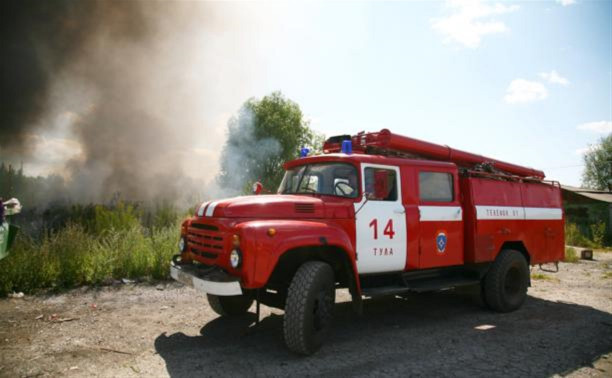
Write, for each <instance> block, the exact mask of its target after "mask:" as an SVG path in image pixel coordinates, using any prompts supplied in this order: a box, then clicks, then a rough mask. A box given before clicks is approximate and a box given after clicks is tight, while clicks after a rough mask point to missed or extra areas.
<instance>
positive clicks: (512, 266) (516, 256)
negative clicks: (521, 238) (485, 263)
mask: <svg viewBox="0 0 612 378" xmlns="http://www.w3.org/2000/svg"><path fill="white" fill-rule="evenodd" d="M528 283H529V266H528V265H527V260H525V257H524V256H523V255H522V254H521V253H520V252H518V251H515V250H511V249H506V250H503V251H501V253H500V254H499V255H498V256H497V258H496V259H495V262H494V263H493V265H492V266H491V268H490V269H489V272H488V273H487V275H486V276H485V279H484V296H483V299H484V302H485V304H486V305H487V306H488V307H489V308H491V309H492V310H495V311H498V312H510V311H514V310H516V309H518V308H519V307H521V306H522V305H523V302H525V298H526V297H527V285H528Z"/></svg>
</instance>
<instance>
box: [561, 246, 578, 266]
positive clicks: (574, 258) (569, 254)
mask: <svg viewBox="0 0 612 378" xmlns="http://www.w3.org/2000/svg"><path fill="white" fill-rule="evenodd" d="M578 260H580V258H579V257H578V255H577V254H576V250H575V249H574V248H572V247H567V248H565V258H564V259H563V261H565V262H568V263H575V262H578Z"/></svg>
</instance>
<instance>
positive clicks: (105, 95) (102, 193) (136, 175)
mask: <svg viewBox="0 0 612 378" xmlns="http://www.w3.org/2000/svg"><path fill="white" fill-rule="evenodd" d="M1 7H2V9H1V12H0V14H1V16H0V17H1V20H0V21H1V22H0V28H1V29H0V30H1V38H2V40H1V43H0V55H1V56H2V59H0V72H1V75H2V76H1V77H0V114H1V119H0V123H1V125H2V127H1V128H0V160H4V159H8V160H9V161H10V160H11V159H12V160H13V162H15V161H16V159H22V160H23V159H26V161H27V159H28V158H31V157H32V155H33V152H34V151H33V145H34V144H35V143H33V141H36V140H40V138H41V136H40V135H43V134H44V133H51V134H53V133H60V134H61V135H62V137H66V138H67V139H69V140H74V141H75V144H76V145H78V147H79V152H78V153H77V154H75V155H73V156H71V157H70V159H69V160H68V161H67V162H65V164H64V166H63V169H62V172H60V173H61V174H62V175H63V176H64V177H65V178H66V183H67V189H66V194H67V196H68V197H69V198H70V199H71V200H72V201H77V202H92V201H106V200H109V199H110V198H111V197H112V196H117V195H119V196H120V197H121V198H122V199H126V200H145V201H146V200H152V199H158V198H175V197H176V196H178V195H181V196H183V197H184V196H185V194H186V193H190V194H192V197H193V198H188V199H187V201H194V199H197V198H200V197H201V196H202V190H203V182H204V181H205V180H206V179H210V178H211V177H214V175H215V173H216V172H215V169H216V164H217V162H216V161H214V162H213V161H211V160H212V159H211V157H213V156H214V151H215V150H216V151H218V150H219V146H220V145H221V142H222V138H223V132H222V131H221V132H219V130H217V129H216V128H215V127H216V126H215V125H213V122H217V124H218V123H219V122H218V120H217V119H215V117H217V116H218V114H219V109H227V107H228V103H229V104H232V106H234V104H235V100H228V99H227V98H225V97H227V96H225V95H226V94H227V93H230V92H231V93H232V94H233V96H234V97H236V96H240V97H241V98H242V99H243V100H244V99H245V98H247V97H248V96H244V94H243V92H244V91H242V89H241V88H243V87H244V83H246V80H245V79H244V78H243V77H241V75H240V74H239V73H238V74H237V73H236V72H234V71H235V70H236V69H235V68H232V67H236V65H233V66H232V65H229V64H227V62H228V59H227V58H226V56H227V51H229V52H230V53H231V54H233V56H234V57H235V58H237V59H241V56H240V54H239V53H236V51H234V50H236V49H237V47H236V46H229V45H228V44H226V43H224V42H225V40H224V38H227V37H226V35H227V31H228V30H230V31H231V30H233V28H235V27H236V26H237V25H239V24H240V22H241V20H240V19H237V18H236V17H230V16H228V13H232V12H233V10H232V9H229V10H228V9H226V8H227V6H225V5H223V6H219V5H216V6H213V5H212V3H198V2H196V3H189V2H188V3H176V2H149V1H104V0H83V1H76V0H56V1H51V2H43V1H33V0H20V1H3V2H2V5H1ZM230 37H231V38H230V39H232V38H233V39H234V40H236V38H235V36H232V35H231V34H230ZM228 49H229V50H228ZM228 67H229V68H228ZM233 70H234V71H233ZM243 76H244V75H243ZM242 96H244V97H242ZM230 97H231V96H230ZM234 97H232V98H234ZM220 98H221V99H220ZM235 108H236V107H234V109H235ZM61 117H64V118H66V119H69V120H70V121H69V122H67V124H66V125H63V126H61V127H60V126H57V124H56V123H57V122H54V120H56V119H58V118H61ZM226 120H227V118H226ZM224 123H225V122H223V123H222V124H224ZM219 135H221V136H219ZM220 138H221V139H220ZM198 141H200V144H198V143H199V142H198ZM211 151H212V152H211ZM37 153H38V155H39V156H40V154H41V153H43V154H44V151H42V152H41V151H38V152H37ZM49 158H50V157H49ZM39 159H43V160H44V159H45V157H44V155H43V158H39ZM215 160H216V158H215ZM185 170H189V171H190V173H191V174H192V175H191V176H190V175H187V174H186V172H185ZM189 177H199V178H198V179H192V178H189ZM200 178H201V179H200ZM190 204H191V203H190Z"/></svg>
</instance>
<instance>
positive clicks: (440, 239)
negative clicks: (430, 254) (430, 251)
mask: <svg viewBox="0 0 612 378" xmlns="http://www.w3.org/2000/svg"><path fill="white" fill-rule="evenodd" d="M436 249H437V250H438V253H444V250H445V249H446V232H444V231H438V235H436Z"/></svg>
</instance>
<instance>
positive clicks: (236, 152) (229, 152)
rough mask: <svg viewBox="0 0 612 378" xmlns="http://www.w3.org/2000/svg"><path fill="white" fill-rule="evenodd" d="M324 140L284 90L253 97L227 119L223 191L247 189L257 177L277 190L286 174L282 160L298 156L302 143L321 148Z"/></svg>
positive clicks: (234, 191) (270, 188)
mask: <svg viewBox="0 0 612 378" xmlns="http://www.w3.org/2000/svg"><path fill="white" fill-rule="evenodd" d="M322 141H323V136H322V135H320V134H318V133H316V132H314V131H313V130H311V129H310V127H309V124H308V122H307V121H305V120H304V118H303V115H302V111H301V110H300V107H299V106H298V104H296V103H295V102H293V101H291V100H289V99H287V98H285V97H284V96H283V95H282V93H280V92H273V93H272V94H270V95H268V96H265V97H264V98H262V99H261V100H258V99H255V98H251V99H249V100H247V101H246V102H245V103H244V104H243V105H242V107H241V109H240V111H239V112H238V114H237V115H236V116H235V117H232V118H231V119H230V120H229V122H228V138H227V142H226V143H225V146H224V147H223V151H222V153H221V164H220V165H221V169H220V173H219V176H218V177H217V182H218V184H219V185H220V187H221V190H222V191H223V194H238V193H244V192H248V191H249V190H250V187H251V185H252V184H253V183H254V182H255V181H260V182H261V183H262V184H263V185H264V188H266V189H267V190H270V191H275V190H276V188H277V187H278V186H279V184H280V181H281V180H282V177H283V168H282V164H283V163H284V162H285V161H287V160H291V159H295V158H297V157H298V156H299V151H300V149H301V148H302V147H306V148H310V149H311V151H312V150H315V149H316V150H318V151H320V149H321V145H322Z"/></svg>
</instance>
